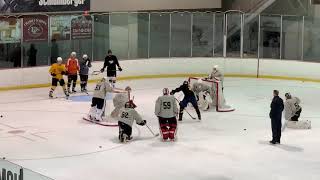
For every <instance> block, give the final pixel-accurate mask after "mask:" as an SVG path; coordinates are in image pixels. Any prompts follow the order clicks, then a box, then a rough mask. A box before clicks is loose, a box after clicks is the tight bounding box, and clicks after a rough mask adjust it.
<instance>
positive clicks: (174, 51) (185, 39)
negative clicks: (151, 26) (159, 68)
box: [170, 13, 191, 57]
mask: <svg viewBox="0 0 320 180" xmlns="http://www.w3.org/2000/svg"><path fill="white" fill-rule="evenodd" d="M170 52H171V57H190V56H191V14H190V13H173V14H171V51H170Z"/></svg>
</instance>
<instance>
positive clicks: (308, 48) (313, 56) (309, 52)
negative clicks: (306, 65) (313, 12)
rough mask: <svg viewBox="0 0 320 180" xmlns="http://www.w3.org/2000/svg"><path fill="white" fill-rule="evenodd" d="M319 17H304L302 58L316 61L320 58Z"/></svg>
mask: <svg viewBox="0 0 320 180" xmlns="http://www.w3.org/2000/svg"><path fill="white" fill-rule="evenodd" d="M319 32H320V19H319V18H307V17H305V23H304V43H303V45H304V46H303V49H304V52H303V53H304V60H307V61H317V62H319V59H320V51H319V46H320V33H319Z"/></svg>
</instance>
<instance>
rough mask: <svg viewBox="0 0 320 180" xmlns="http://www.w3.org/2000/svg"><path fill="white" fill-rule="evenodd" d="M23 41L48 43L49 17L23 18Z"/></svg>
mask: <svg viewBox="0 0 320 180" xmlns="http://www.w3.org/2000/svg"><path fill="white" fill-rule="evenodd" d="M23 41H24V42H34V41H48V17H47V16H28V17H25V18H23Z"/></svg>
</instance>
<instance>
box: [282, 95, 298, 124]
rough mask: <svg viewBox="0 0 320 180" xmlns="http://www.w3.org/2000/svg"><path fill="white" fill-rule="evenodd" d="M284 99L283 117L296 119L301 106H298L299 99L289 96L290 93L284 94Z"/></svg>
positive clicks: (290, 119) (289, 119)
mask: <svg viewBox="0 0 320 180" xmlns="http://www.w3.org/2000/svg"><path fill="white" fill-rule="evenodd" d="M285 97H286V101H285V103H284V110H285V119H286V120H288V121H298V119H299V117H300V114H301V111H302V108H301V106H300V99H299V98H297V97H293V96H291V94H290V93H286V94H285Z"/></svg>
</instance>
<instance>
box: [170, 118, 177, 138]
mask: <svg viewBox="0 0 320 180" xmlns="http://www.w3.org/2000/svg"><path fill="white" fill-rule="evenodd" d="M168 121H169V138H170V139H171V140H174V139H175V136H176V132H177V119H176V117H172V118H170V119H168Z"/></svg>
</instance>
